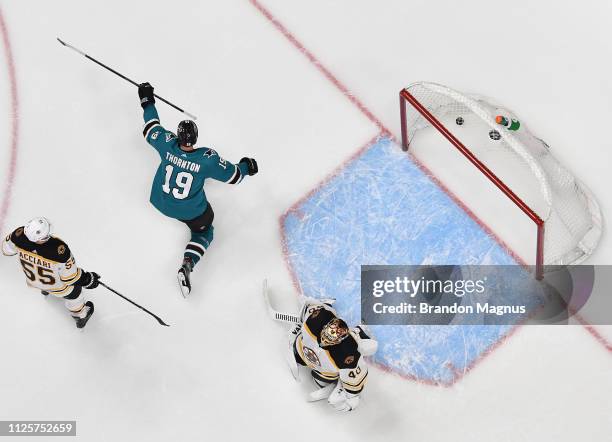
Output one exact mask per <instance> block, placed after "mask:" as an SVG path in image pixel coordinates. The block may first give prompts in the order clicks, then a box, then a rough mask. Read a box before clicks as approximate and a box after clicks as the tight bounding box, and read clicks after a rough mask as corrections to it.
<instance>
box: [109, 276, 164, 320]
mask: <svg viewBox="0 0 612 442" xmlns="http://www.w3.org/2000/svg"><path fill="white" fill-rule="evenodd" d="M100 285H101V286H102V287H104V288H106V289H108V290H110V291H111V292H113V293H114V294H115V295H117V296H119V297H120V298H123V299H125V300H126V301H127V302H129V303H130V304H132V305H134V306H136V307H138V308H139V309H140V310H142V311H143V312H145V313H148V314H149V315H151V316H153V317H154V318H155V319H156V320H157V322H159V324H160V325H163V326H164V327H170V326H169V325H168V324H166V323H165V322H164V321H163V320H162V319H161V318H160V317H159V316H157V315H156V314H154V313H151V312H150V311H149V310H147V309H146V308H144V307H143V306H141V305H138V304H136V303H135V302H134V301H132V300H131V299H130V298H127V297H125V296H123V295H122V294H121V293H119V292H118V291H116V290H114V289H112V288H110V287H109V286H107V285H106V284H104V283H103V282H102V281H100Z"/></svg>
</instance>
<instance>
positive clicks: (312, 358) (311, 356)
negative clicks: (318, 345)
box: [302, 347, 321, 367]
mask: <svg viewBox="0 0 612 442" xmlns="http://www.w3.org/2000/svg"><path fill="white" fill-rule="evenodd" d="M302 351H303V352H304V357H305V358H306V360H307V361H308V362H310V363H311V364H312V365H316V366H317V367H320V366H321V361H320V360H319V357H318V356H317V354H316V353H315V352H314V351H313V350H312V349H310V348H308V347H303V348H302Z"/></svg>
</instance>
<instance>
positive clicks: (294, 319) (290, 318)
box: [263, 279, 302, 324]
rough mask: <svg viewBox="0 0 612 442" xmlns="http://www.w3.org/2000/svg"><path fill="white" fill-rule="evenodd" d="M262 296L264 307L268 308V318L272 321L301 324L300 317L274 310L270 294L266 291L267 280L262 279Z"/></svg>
mask: <svg viewBox="0 0 612 442" xmlns="http://www.w3.org/2000/svg"><path fill="white" fill-rule="evenodd" d="M263 297H264V301H266V307H267V309H268V314H269V315H270V318H272V320H274V321H279V322H286V323H288V324H301V323H302V321H300V318H299V317H298V316H297V315H294V314H292V313H284V312H279V311H277V310H275V309H274V308H273V307H272V304H271V303H270V295H269V293H268V280H267V279H264V282H263Z"/></svg>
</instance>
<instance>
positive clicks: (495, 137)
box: [489, 130, 501, 141]
mask: <svg viewBox="0 0 612 442" xmlns="http://www.w3.org/2000/svg"><path fill="white" fill-rule="evenodd" d="M489 138H491V139H492V140H495V141H498V140H500V139H501V134H500V133H499V132H497V131H496V130H492V131H490V132H489Z"/></svg>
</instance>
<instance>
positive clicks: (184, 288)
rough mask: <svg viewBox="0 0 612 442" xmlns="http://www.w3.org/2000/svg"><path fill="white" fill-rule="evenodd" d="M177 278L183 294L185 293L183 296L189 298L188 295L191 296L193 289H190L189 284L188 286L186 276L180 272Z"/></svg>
mask: <svg viewBox="0 0 612 442" xmlns="http://www.w3.org/2000/svg"><path fill="white" fill-rule="evenodd" d="M177 279H178V283H179V288H180V289H181V295H183V298H185V299H187V296H189V294H190V293H191V290H190V289H189V286H187V282H186V281H185V276H184V275H183V274H182V273H181V272H179V273H178V275H177Z"/></svg>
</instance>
